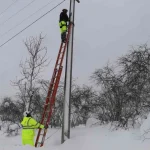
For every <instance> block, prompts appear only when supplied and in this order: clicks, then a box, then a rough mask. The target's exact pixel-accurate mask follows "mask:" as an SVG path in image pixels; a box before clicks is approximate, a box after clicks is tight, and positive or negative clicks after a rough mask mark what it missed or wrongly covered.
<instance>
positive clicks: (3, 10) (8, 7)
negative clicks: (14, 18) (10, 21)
mask: <svg viewBox="0 0 150 150" xmlns="http://www.w3.org/2000/svg"><path fill="white" fill-rule="evenodd" d="M17 1H18V0H15V1H14V2H13V3H11V4H10V5H9V6H8V7H7V8H6V9H4V10H3V11H2V12H1V13H0V16H1V15H2V14H3V13H5V12H6V11H7V10H8V9H9V8H10V7H11V6H12V5H14V4H15V3H16V2H17Z"/></svg>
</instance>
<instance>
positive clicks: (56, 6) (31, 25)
mask: <svg viewBox="0 0 150 150" xmlns="http://www.w3.org/2000/svg"><path fill="white" fill-rule="evenodd" d="M64 2H65V0H63V1H61V2H60V3H59V4H57V5H56V6H55V7H53V8H52V9H50V10H49V11H48V12H46V13H45V14H43V15H42V16H41V17H39V18H38V19H36V20H35V21H34V22H32V23H31V24H29V25H28V26H26V27H25V28H24V29H22V30H21V31H20V32H18V33H17V34H15V35H14V36H12V37H11V38H10V39H8V40H7V41H6V42H4V43H3V44H1V45H0V48H1V47H2V46H4V45H5V44H6V43H8V42H9V41H11V40H12V39H13V38H15V37H16V36H18V35H19V34H20V33H22V32H23V31H25V30H26V29H27V28H29V27H30V26H32V25H33V24H34V23H36V22H37V21H39V20H40V19H41V18H43V17H44V16H46V15H47V14H48V13H50V12H51V11H53V10H54V9H55V8H57V7H58V6H59V5H61V4H62V3H64Z"/></svg>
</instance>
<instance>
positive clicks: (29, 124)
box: [21, 111, 48, 146]
mask: <svg viewBox="0 0 150 150" xmlns="http://www.w3.org/2000/svg"><path fill="white" fill-rule="evenodd" d="M23 115H24V118H23V121H22V122H21V125H22V144H23V145H27V144H28V145H31V146H34V136H35V129H38V128H41V129H43V128H46V129H47V128H48V126H44V125H42V124H40V123H38V122H37V121H36V120H35V119H33V118H32V116H31V113H30V112H29V111H25V112H24V113H23Z"/></svg>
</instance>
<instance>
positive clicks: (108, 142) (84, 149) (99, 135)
mask: <svg viewBox="0 0 150 150" xmlns="http://www.w3.org/2000/svg"><path fill="white" fill-rule="evenodd" d="M145 121H146V120H145ZM147 121H148V120H147ZM87 122H88V121H87ZM90 122H92V121H90ZM145 127H146V126H145V122H144V123H143V125H142V126H141V129H145ZM112 129H113V127H112V126H111V125H110V124H108V125H101V126H100V125H95V126H92V127H88V128H87V127H86V126H83V125H81V126H78V127H76V128H73V129H71V138H70V139H69V140H67V141H65V143H64V144H61V143H60V142H61V129H51V128H49V129H48V134H47V137H46V141H45V145H44V147H42V148H34V147H31V146H29V145H26V146H22V144H21V135H20V134H19V135H17V136H12V137H7V136H5V135H4V134H3V131H0V150H10V149H11V150H20V149H21V150H33V149H41V150H49V149H52V150H100V149H101V150H110V149H113V150H135V149H136V150H146V149H148V148H149V147H150V139H147V140H144V141H143V139H142V138H141V132H140V131H141V130H140V129H139V128H137V129H129V130H124V129H118V130H112Z"/></svg>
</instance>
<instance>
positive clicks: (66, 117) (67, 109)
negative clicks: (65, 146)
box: [61, 0, 79, 143]
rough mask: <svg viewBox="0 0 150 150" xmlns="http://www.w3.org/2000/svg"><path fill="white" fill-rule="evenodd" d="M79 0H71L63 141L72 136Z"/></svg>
mask: <svg viewBox="0 0 150 150" xmlns="http://www.w3.org/2000/svg"><path fill="white" fill-rule="evenodd" d="M76 1H77V2H78V3H79V0H70V11H69V16H70V22H71V23H73V25H72V28H71V31H70V38H69V42H68V47H67V54H66V70H65V86H64V96H65V97H64V109H63V123H62V137H61V143H64V142H65V141H66V140H67V139H69V138H70V113H71V100H70V99H71V85H72V64H73V38H74V16H75V2H76Z"/></svg>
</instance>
